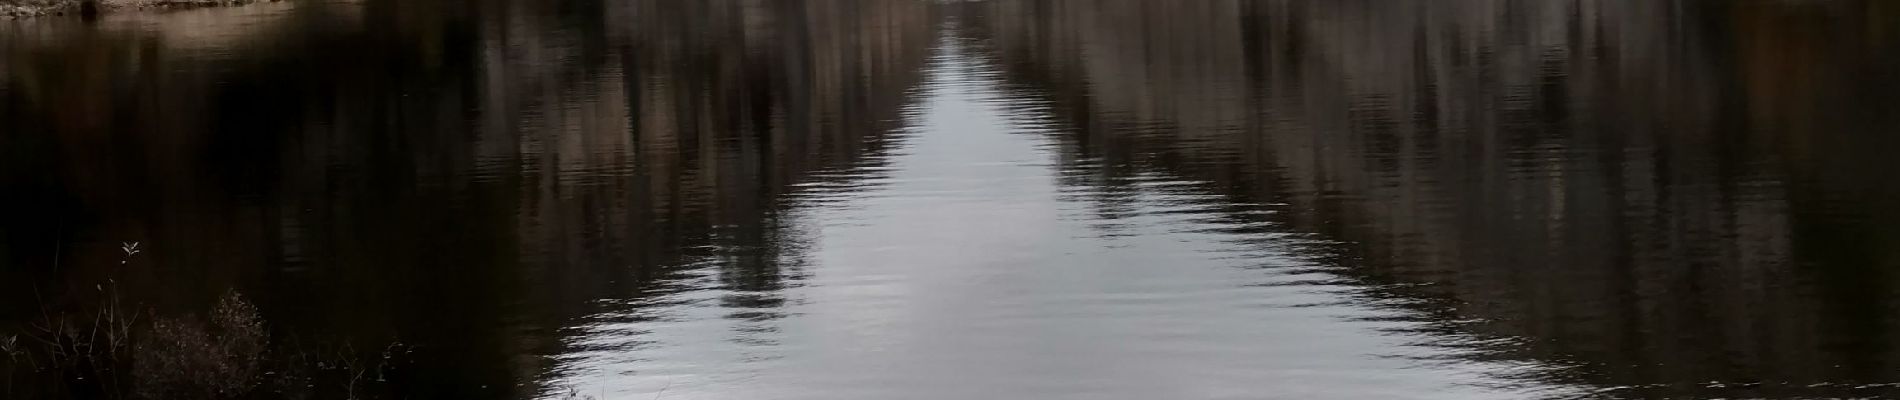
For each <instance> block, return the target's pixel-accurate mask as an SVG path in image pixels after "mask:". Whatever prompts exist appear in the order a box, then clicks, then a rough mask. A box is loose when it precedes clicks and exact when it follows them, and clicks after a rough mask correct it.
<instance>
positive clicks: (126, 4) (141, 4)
mask: <svg viewBox="0 0 1900 400" xmlns="http://www.w3.org/2000/svg"><path fill="white" fill-rule="evenodd" d="M265 1H275V0H100V1H99V10H100V12H106V13H110V12H122V11H125V10H170V9H182V8H202V7H219V6H235V5H245V4H252V3H261V2H265ZM81 3H83V1H81V0H0V17H6V18H12V19H18V18H29V17H41V16H64V15H78V14H79V11H80V5H81Z"/></svg>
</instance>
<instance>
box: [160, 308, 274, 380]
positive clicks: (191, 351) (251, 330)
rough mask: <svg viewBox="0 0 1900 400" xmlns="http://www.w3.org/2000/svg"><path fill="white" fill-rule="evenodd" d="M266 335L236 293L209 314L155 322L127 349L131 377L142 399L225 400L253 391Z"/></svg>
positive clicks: (267, 340) (252, 310)
mask: <svg viewBox="0 0 1900 400" xmlns="http://www.w3.org/2000/svg"><path fill="white" fill-rule="evenodd" d="M269 347H270V338H269V333H268V332H267V331H265V329H264V322H263V320H262V319H261V318H260V317H259V316H258V313H257V307H256V306H253V305H251V304H250V303H248V302H245V301H244V298H243V297H240V296H238V295H237V293H231V294H228V295H226V296H225V297H224V298H223V299H221V300H219V301H218V305H217V306H216V307H214V308H213V309H212V311H211V314H210V315H208V316H204V317H199V316H195V315H193V316H184V317H170V318H157V319H154V320H153V321H152V325H151V328H150V330H149V331H147V332H146V334H145V335H142V336H141V337H140V338H139V340H138V344H137V345H135V346H134V348H133V355H134V357H135V358H134V361H133V365H132V377H133V382H134V383H135V385H134V387H136V388H137V393H138V394H139V395H140V396H142V397H145V398H152V399H166V398H181V399H182V398H194V399H229V398H237V397H241V396H243V395H245V394H246V393H249V392H250V391H251V389H253V388H255V387H257V383H258V382H257V377H258V375H259V373H260V372H261V371H262V370H263V365H264V352H265V350H266V349H268V348H269Z"/></svg>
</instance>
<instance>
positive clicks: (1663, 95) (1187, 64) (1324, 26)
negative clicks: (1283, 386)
mask: <svg viewBox="0 0 1900 400" xmlns="http://www.w3.org/2000/svg"><path fill="white" fill-rule="evenodd" d="M1876 3H1877V2H1840V3H1825V4H1807V3H1800V4H1790V3H1770V2H1738V3H1733V4H1728V3H1719V4H1716V3H1711V4H1703V3H1684V4H1678V3H1673V2H1655V3H1640V4H1637V3H1632V4H1614V5H1612V4H1598V3H1563V4H1558V3H1537V2H1495V1H1456V2H1432V3H1430V4H1425V3H1416V4H1415V3H1380V2H1270V1H1224V0H1206V1H1187V2H1169V3H1167V4H1161V3H1152V2H1090V1H1065V0H1041V1H1038V0H1022V1H1000V2H990V3H982V4H970V5H965V6H964V7H960V9H961V10H963V11H964V12H966V16H967V18H965V19H966V20H970V21H975V23H974V24H973V25H975V28H974V29H975V30H976V31H978V32H981V33H980V34H979V36H981V39H983V40H984V41H985V43H987V44H988V46H990V47H992V48H993V50H994V51H995V53H996V54H997V57H999V62H998V63H999V64H1000V65H1004V66H1006V69H1007V71H1006V73H1007V74H1008V76H1011V77H1012V79H1014V80H1015V81H1016V82H1018V83H1019V84H1022V85H1025V86H1027V87H1032V88H1034V89H1033V90H1034V91H1036V92H1039V93H1043V94H1044V95H1045V96H1046V97H1049V98H1051V99H1052V100H1054V102H1055V103H1056V104H1057V105H1056V106H1055V108H1057V110H1058V111H1057V113H1058V114H1061V115H1063V117H1064V118H1065V120H1066V122H1067V123H1068V124H1069V125H1071V126H1075V127H1076V129H1075V132H1074V133H1072V134H1070V135H1067V136H1066V137H1065V140H1067V141H1069V142H1071V145H1070V146H1071V148H1073V149H1076V151H1080V152H1084V153H1085V154H1082V155H1069V156H1065V157H1067V159H1068V160H1071V161H1074V162H1083V163H1088V162H1094V161H1093V160H1098V159H1105V160H1122V161H1114V162H1109V163H1107V164H1109V165H1124V164H1134V165H1141V166H1143V167H1144V168H1151V169H1158V170H1160V171H1163V172H1166V173H1171V174H1181V175H1186V176H1192V177H1195V178H1198V179H1204V180H1208V181H1210V182H1211V184H1210V186H1212V187H1218V188H1223V189H1225V190H1226V191H1228V192H1229V194H1231V195H1234V196H1243V197H1249V198H1255V199H1273V200H1274V201H1277V202H1288V203H1291V206H1290V208H1291V209H1293V210H1297V211H1298V212H1295V213H1292V214H1291V215H1287V216H1285V218H1286V219H1287V220H1288V221H1287V222H1290V223H1292V224H1294V225H1295V226H1298V227H1301V228H1302V229H1306V230H1311V231H1317V232H1323V233H1327V234H1329V235H1332V236H1334V237H1338V238H1341V239H1346V240H1349V241H1350V242H1351V243H1352V245H1350V246H1348V247H1347V248H1346V249H1344V250H1343V251H1346V252H1348V253H1349V255H1350V257H1351V259H1353V260H1356V261H1355V263H1356V264H1359V265H1358V266H1357V267H1356V268H1357V270H1358V271H1359V272H1360V273H1363V274H1365V275H1366V276H1367V277H1369V278H1372V279H1378V280H1390V281H1395V282H1406V283H1430V284H1431V285H1428V286H1420V287H1417V288H1415V289H1409V290H1410V291H1412V292H1416V293H1415V294H1419V295H1426V296H1430V297H1436V298H1445V299H1451V300H1454V301H1455V304H1456V306H1455V310H1456V312H1457V313H1458V314H1459V315H1460V317H1461V319H1474V320H1479V321H1485V322H1483V323H1480V324H1478V325H1475V326H1473V327H1472V329H1475V330H1477V331H1479V332H1482V333H1493V334H1505V335H1514V336H1521V337H1526V338H1530V339H1532V341H1531V342H1530V344H1529V345H1527V346H1524V347H1521V348H1518V349H1516V350H1514V351H1516V352H1519V353H1521V354H1519V356H1523V357H1534V358H1541V359H1550V360H1557V361H1561V362H1572V361H1576V362H1582V363H1584V364H1586V365H1587V366H1588V368H1585V369H1584V370H1583V371H1581V372H1584V373H1586V374H1587V376H1586V377H1583V378H1582V379H1584V380H1586V381H1590V382H1596V383H1601V384H1609V385H1650V384H1661V386H1656V387H1649V386H1641V387H1638V388H1636V389H1630V390H1635V391H1639V392H1641V393H1678V394H1690V393H1699V394H1703V395H1712V394H1721V393H1741V394H1756V395H1776V394H1778V393H1790V392H1797V391H1799V392H1800V393H1814V392H1811V391H1812V390H1820V391H1829V390H1846V388H1847V387H1849V386H1851V385H1852V384H1853V383H1856V382H1861V383H1866V382H1885V381H1892V380H1894V379H1895V378H1896V376H1894V375H1892V374H1891V372H1890V371H1892V368H1889V367H1890V366H1891V364H1893V363H1894V361H1893V360H1895V359H1896V357H1894V356H1893V352H1892V350H1891V349H1892V346H1891V345H1890V344H1887V343H1885V341H1884V340H1883V339H1881V338H1885V337H1888V336H1890V335H1887V334H1886V333H1885V332H1886V331H1887V330H1888V328H1886V327H1885V326H1886V322H1885V321H1891V320H1892V319H1893V317H1894V314H1893V313H1892V312H1891V310H1890V307H1891V306H1890V304H1892V302H1891V300H1887V299H1881V298H1875V296H1868V295H1866V294H1868V293H1875V292H1885V291H1889V290H1891V285H1890V284H1888V283H1887V282H1889V281H1890V279H1888V278H1886V277H1887V276H1889V275H1887V274H1886V273H1885V272H1879V271H1875V270H1884V269H1886V267H1887V266H1890V265H1893V263H1892V262H1890V261H1888V260H1891V259H1892V258H1890V257H1888V256H1887V255H1886V254H1885V252H1884V251H1883V252H1872V251H1869V250H1868V249H1879V248H1886V247H1890V246H1883V245H1880V244H1879V243H1885V242H1887V241H1888V240H1887V239H1884V238H1880V237H1881V236H1885V235H1881V234H1879V233H1878V231H1877V230H1873V229H1867V228H1856V227H1854V226H1858V224H1855V225H1842V224H1841V222H1842V221H1844V220H1854V219H1860V218H1869V217H1871V218H1875V219H1876V220H1888V219H1890V218H1889V217H1887V216H1885V215H1884V211H1879V210H1881V209H1882V208H1881V207H1878V206H1873V205H1871V204H1856V203H1853V202H1843V201H1842V200H1839V199H1833V198H1817V197H1827V196H1841V195H1845V196H1848V197H1847V198H1848V199H1891V198H1893V197H1892V194H1893V193H1892V192H1891V189H1876V190H1872V191H1871V192H1870V191H1869V190H1867V189H1860V188H1868V187H1879V188H1894V187H1900V185H1894V184H1891V183H1890V179H1891V178H1886V177H1881V176H1870V175H1868V174H1865V173H1859V172H1852V171H1855V170H1856V168H1859V169H1862V170H1879V169H1880V168H1881V167H1880V166H1881V165H1882V163H1881V162H1880V160H1881V157H1880V156H1878V155H1876V154H1877V153H1878V152H1877V151H1874V150H1869V149H1866V148H1862V149H1856V148H1854V147H1855V146H1856V145H1860V146H1863V147H1866V146H1868V145H1872V146H1871V148H1872V149H1892V148H1893V146H1891V145H1888V144H1887V143H1888V142H1889V141H1888V139H1885V138H1884V137H1882V136H1887V135H1879V134H1871V133H1870V132H1867V131H1880V130H1883V129H1884V128H1881V127H1884V126H1891V124H1884V123H1881V122H1882V121H1884V120H1885V119H1887V118H1890V117H1886V116H1884V115H1878V113H1877V112H1875V111H1874V110H1875V109H1877V106H1874V105H1876V104H1881V103H1884V102H1885V101H1886V100H1883V99H1884V96H1886V95H1885V94H1883V92H1882V91H1880V90H1876V89H1871V88H1880V87H1884V86H1885V85H1890V84H1891V83H1889V82H1888V81H1889V80H1890V79H1888V78H1886V77H1885V76H1884V75H1879V74H1871V73H1867V71H1874V70H1882V69H1883V68H1888V67H1887V66H1886V63H1887V61H1885V58H1884V57H1881V56H1857V55H1856V54H1875V55H1886V54H1891V53H1892V52H1891V51H1888V50H1887V49H1886V48H1887V47H1890V45H1889V44H1887V43H1889V41H1891V40H1892V39H1893V38H1892V37H1891V36H1892V35H1891V33H1885V34H1883V33H1882V31H1880V30H1879V29H1880V28H1879V27H1878V26H1879V25H1878V24H1877V23H1875V22H1862V21H1858V20H1856V18H1860V17H1856V16H1857V15H1860V14H1861V13H1867V12H1877V11H1880V10H1879V9H1880V8H1882V7H1879V6H1877V4H1876ZM1864 20H1865V21H1878V20H1879V19H1878V18H1865V19H1864ZM1843 21H1845V23H1843ZM1783 31H1785V32H1783ZM1785 49H1801V50H1799V51H1800V52H1798V53H1792V59H1790V55H1788V54H1790V53H1787V52H1786V51H1785ZM1771 54H1772V55H1771ZM1750 60H1753V61H1750ZM1737 61H1747V62H1737ZM1846 77H1873V79H1869V80H1867V81H1858V82H1849V81H1847V79H1850V78H1846ZM1792 96H1803V97H1792ZM1797 104H1798V105H1797ZM1819 104H1825V105H1829V106H1831V107H1815V106H1812V105H1819ZM1738 116H1743V117H1742V118H1738ZM1809 146H1818V147H1812V148H1810V147H1809ZM1804 148H1810V149H1809V150H1800V151H1805V152H1806V153H1805V155H1804V156H1796V157H1789V156H1788V155H1786V153H1784V152H1787V151H1791V149H1804ZM1823 155H1825V156H1823ZM1824 159H1825V160H1824ZM1109 181H1111V182H1109V183H1111V184H1112V181H1114V180H1113V179H1109ZM1094 184H1102V183H1099V182H1098V183H1094ZM1855 201H1867V200H1855ZM1876 202H1877V201H1876ZM1806 210H1825V211H1826V212H1831V213H1848V214H1852V217H1850V218H1847V219H1842V218H1840V217H1841V216H1818V215H1804V214H1803V213H1804V212H1807V211H1806ZM1850 232H1851V233H1850ZM1839 236H1855V237H1859V238H1864V239H1861V240H1859V241H1856V242H1841V241H1832V240H1830V244H1828V245H1820V244H1818V243H1816V244H1806V243H1804V242H1805V241H1806V240H1808V239H1809V238H1819V237H1839ZM1796 238H1803V239H1801V240H1800V241H1797V239H1796ZM1822 246H1825V247H1822ZM1838 277H1855V278H1860V279H1859V281H1857V282H1855V283H1854V284H1851V285H1848V284H1845V282H1835V283H1830V281H1835V280H1841V278H1838ZM1848 279H1853V278H1848ZM1869 321H1877V322H1869ZM1837 365H1838V366H1840V367H1836V366H1837ZM1878 371H1889V372H1878ZM1709 381H1719V382H1752V381H1764V382H1784V381H1785V382H1791V383H1792V385H1793V386H1785V387H1783V386H1776V385H1773V384H1770V385H1766V386H1762V387H1753V386H1748V387H1730V390H1739V391H1737V392H1723V391H1721V390H1720V389H1716V388H1706V389H1709V390H1711V391H1710V392H1694V391H1689V390H1696V388H1697V387H1699V385H1700V383H1703V382H1709ZM1808 383H1830V384H1839V385H1841V386H1838V387H1837V386H1828V387H1825V388H1819V389H1815V388H1804V387H1803V385H1806V384H1808ZM1652 391H1653V392H1652ZM1678 391H1689V392H1678Z"/></svg>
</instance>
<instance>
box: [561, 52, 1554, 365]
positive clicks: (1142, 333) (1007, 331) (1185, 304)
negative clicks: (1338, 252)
mask: <svg viewBox="0 0 1900 400" xmlns="http://www.w3.org/2000/svg"><path fill="white" fill-rule="evenodd" d="M943 51H944V54H942V55H940V57H939V59H938V60H937V64H936V65H935V66H934V67H935V69H934V70H933V71H932V72H931V76H930V81H929V82H928V83H927V85H929V87H928V88H927V90H925V91H923V92H922V93H921V95H920V96H921V98H920V100H919V102H918V104H915V105H914V109H915V110H917V111H918V112H917V116H916V118H917V119H916V120H914V121H911V122H912V128H911V129H909V131H908V132H905V139H903V140H904V141H903V142H902V143H901V144H900V145H899V146H900V148H899V149H898V150H896V151H895V152H894V153H893V154H891V155H890V157H891V160H890V163H889V165H888V166H887V167H886V168H887V170H885V171H882V172H884V174H881V175H877V176H872V177H869V178H866V179H870V180H873V181H875V182H864V184H865V187H869V188H870V189H869V190H853V189H852V188H842V189H832V190H827V188H812V190H810V191H808V192H805V193H799V194H794V195H793V196H794V201H793V204H794V207H793V209H792V210H789V211H787V212H786V214H787V217H786V219H787V220H790V221H792V222H791V223H792V224H795V225H799V226H798V227H796V228H792V230H794V231H796V233H797V234H808V235H813V236H814V237H811V238H807V239H804V240H808V241H809V248H808V249H805V250H806V251H808V252H809V254H806V255H803V256H802V257H803V258H804V259H803V260H801V261H800V262H802V263H807V264H808V267H807V268H809V270H808V271H807V272H809V275H810V277H809V279H808V280H806V281H804V282H803V283H802V285H798V286H793V287H791V288H790V289H787V290H786V292H785V293H784V297H786V298H789V299H791V301H790V302H788V303H787V306H786V309H785V310H782V311H783V314H785V315H789V317H787V318H783V319H774V320H766V321H747V320H742V319H733V318H726V316H728V314H730V310H722V309H720V308H719V307H718V306H717V303H716V302H715V301H713V299H715V298H717V297H719V296H722V295H730V294H731V293H729V292H728V293H722V291H721V290H705V291H697V292H686V293H682V294H678V295H675V296H668V297H666V298H664V299H662V300H656V301H654V302H652V303H653V304H652V305H651V306H650V307H649V308H639V309H636V311H631V312H632V313H641V314H650V318H633V319H631V320H626V321H623V322H617V323H613V324H599V325H594V326H590V327H587V328H586V329H587V330H589V332H586V333H584V334H583V337H582V338H581V339H580V340H581V341H583V342H585V343H586V344H588V345H589V346H588V347H590V348H595V349H601V350H597V351H594V352H592V353H582V354H572V355H569V356H567V357H564V359H565V360H566V361H567V363H568V364H569V366H568V368H566V370H567V371H569V373H570V376H568V377H566V378H564V379H562V381H561V382H559V383H557V384H571V385H573V386H575V387H577V388H579V389H580V390H581V391H582V392H583V393H595V392H600V393H602V394H605V395H607V397H620V396H637V395H641V394H644V395H649V396H650V395H652V394H653V393H654V392H656V391H659V390H662V389H664V390H665V394H664V395H665V398H669V399H700V398H704V399H724V398H804V399H820V398H825V399H838V398H867V399H868V398H877V399H888V398H945V399H965V398H976V399H980V398H1131V399H1133V398H1140V399H1172V398H1193V399H1207V398H1262V397H1275V398H1312V397H1331V398H1401V397H1403V398H1483V397H1499V398H1509V397H1518V396H1521V395H1522V393H1517V395H1515V396H1514V395H1512V394H1511V393H1504V392H1498V391H1493V390H1492V389H1487V387H1488V386H1482V385H1499V384H1507V383H1506V382H1489V381H1487V380H1493V378H1487V376H1493V375H1487V374H1486V373H1488V372H1496V371H1494V370H1495V369H1499V368H1504V366H1502V365H1487V364H1472V363H1464V364H1456V365H1457V367H1456V368H1446V367H1444V366H1443V365H1442V364H1441V365H1438V366H1431V367H1427V366H1426V364H1424V363H1423V362H1421V361H1420V360H1421V359H1424V358H1439V359H1443V358H1447V357H1450V358H1456V357H1458V355H1457V354H1444V353H1447V352H1456V351H1457V350H1451V349H1449V348H1446V347H1425V346H1411V344H1416V343H1419V342H1422V341H1423V342H1429V341H1431V340H1433V339H1434V338H1431V337H1419V336H1420V335H1426V334H1405V333H1400V331H1403V330H1406V329H1408V328H1411V326H1409V325H1414V324H1417V323H1413V322H1400V321H1405V320H1407V319H1408V318H1405V316H1404V315H1395V314H1402V313H1404V311H1397V310H1391V309H1381V308H1374V307H1367V306H1363V305H1357V304H1355V303H1353V302H1354V301H1355V299H1354V298H1353V297H1352V296H1353V294H1352V292H1354V291H1355V290H1357V289H1356V288H1353V287H1350V286H1344V285H1336V284H1327V283H1311V282H1327V281H1334V280H1335V279H1332V277H1331V276H1330V275H1328V274H1325V273H1323V272H1314V271H1318V270H1320V269H1322V268H1319V267H1317V266H1314V265H1311V264H1310V263H1309V262H1307V261H1303V260H1301V259H1300V257H1298V256H1297V255H1296V254H1292V253H1288V250H1287V249H1291V248H1298V247H1299V246H1300V244H1298V243H1294V242H1288V241H1284V240H1282V241H1261V240H1258V238H1257V237H1244V236H1246V235H1251V236H1258V235H1259V233H1248V231H1249V230H1236V229H1224V228H1232V227H1230V226H1223V224H1247V223H1250V222H1244V221H1232V220H1225V219H1222V218H1219V217H1218V216H1210V215H1207V214H1210V213H1215V212H1220V211H1218V210H1215V209H1216V208H1217V207H1201V206H1196V205H1195V204H1196V202H1206V201H1208V200H1209V199H1208V198H1207V196H1204V195H1196V194H1193V193H1179V191H1180V190H1179V189H1180V188H1182V187H1191V186H1192V185H1191V184H1185V183H1182V182H1172V181H1169V180H1167V179H1166V178H1165V177H1159V176H1152V177H1146V178H1144V179H1145V180H1146V181H1145V182H1142V183H1141V184H1139V185H1137V187H1140V188H1142V190H1141V191H1139V192H1137V193H1134V194H1132V195H1128V196H1130V197H1131V202H1132V204H1131V205H1129V206H1128V207H1129V209H1130V210H1132V211H1131V213H1129V214H1128V215H1121V216H1116V217H1114V218H1117V219H1119V220H1118V221H1104V220H1103V218H1105V217H1104V216H1101V215H1099V214H1097V213H1096V212H1095V208H1097V207H1099V206H1098V205H1091V204H1088V203H1085V202H1078V201H1077V200H1083V199H1085V198H1087V196H1080V197H1078V196H1071V195H1070V193H1068V192H1073V191H1088V190H1105V189H1106V188H1089V187H1082V188H1075V187H1063V186H1062V185H1060V184H1058V177H1059V175H1060V174H1062V172H1061V171H1060V168H1059V167H1058V166H1057V165H1055V163H1054V161H1053V160H1054V159H1055V158H1056V157H1057V155H1056V154H1051V153H1050V152H1051V151H1052V150H1053V149H1054V146H1050V145H1049V144H1048V143H1046V141H1045V140H1044V139H1043V137H1042V136H1038V135H1033V134H1024V133H1033V132H1034V131H1037V130H1043V129H1048V128H1047V127H1044V126H1033V125H1025V122H1024V119H1019V118H1011V117H1010V116H1009V115H1007V114H1008V113H1009V112H1008V111H1005V110H1004V107H1005V105H1006V104H1003V103H1005V102H1022V101H1031V100H1026V99H1019V98H1007V97H1005V95H1004V94H1003V93H1000V92H998V91H997V90H996V89H995V85H996V84H997V82H995V81H994V79H992V77H990V76H987V75H985V73H983V72H982V71H981V70H980V69H979V68H981V66H980V65H977V64H975V63H974V62H973V61H971V59H969V58H965V57H963V56H962V55H961V54H959V51H960V49H959V48H958V47H957V46H956V45H946V46H945V48H944V49H943ZM1009 106H1021V105H1020V104H1009ZM1018 108H1020V107H1018ZM860 189H861V188H860ZM1253 223H1257V222H1253ZM1108 225H1112V226H1114V227H1115V229H1114V230H1113V231H1112V232H1110V231H1104V230H1103V229H1102V227H1103V226H1108ZM1236 232H1239V233H1236ZM1289 240H1290V239H1289ZM792 257H799V256H792ZM718 262H719V261H718V260H710V261H709V265H707V266H708V267H713V266H715V265H712V264H716V263H718ZM707 269H712V268H707ZM708 274H709V275H710V273H708ZM711 279H712V278H710V277H707V278H704V279H703V282H699V281H690V280H689V282H687V283H686V284H687V285H697V284H701V283H704V284H705V285H706V286H708V287H710V286H713V285H714V283H713V281H712V280H711ZM623 320H625V319H623ZM735 336H736V337H738V340H735ZM603 345H608V346H603Z"/></svg>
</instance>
